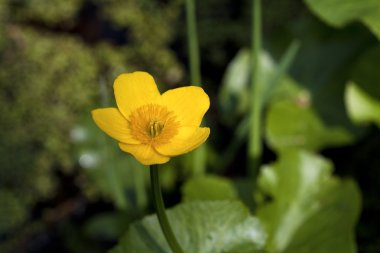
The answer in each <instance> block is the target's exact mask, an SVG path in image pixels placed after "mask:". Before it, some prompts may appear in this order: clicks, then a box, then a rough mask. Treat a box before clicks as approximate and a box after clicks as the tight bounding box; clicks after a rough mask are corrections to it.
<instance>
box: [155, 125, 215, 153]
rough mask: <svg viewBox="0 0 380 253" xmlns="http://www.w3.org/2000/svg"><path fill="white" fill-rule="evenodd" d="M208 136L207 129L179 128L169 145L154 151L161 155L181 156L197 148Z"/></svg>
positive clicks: (159, 146) (158, 147)
mask: <svg viewBox="0 0 380 253" xmlns="http://www.w3.org/2000/svg"><path fill="white" fill-rule="evenodd" d="M209 135H210V128H208V127H196V128H194V127H180V128H179V129H178V134H177V135H176V136H174V137H173V138H172V139H171V140H170V142H169V143H167V144H161V145H158V146H157V147H155V149H156V150H157V152H158V153H160V154H162V155H167V156H176V155H181V154H184V153H188V152H190V151H192V150H194V149H196V148H197V147H199V146H200V145H201V144H202V143H204V142H205V141H206V139H207V138H208V136H209Z"/></svg>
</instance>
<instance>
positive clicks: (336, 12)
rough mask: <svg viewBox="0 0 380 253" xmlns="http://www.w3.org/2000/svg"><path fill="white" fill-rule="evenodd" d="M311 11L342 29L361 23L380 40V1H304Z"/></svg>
mask: <svg viewBox="0 0 380 253" xmlns="http://www.w3.org/2000/svg"><path fill="white" fill-rule="evenodd" d="M304 1H305V2H306V3H307V4H308V6H309V7H310V9H311V10H312V11H314V12H315V13H316V14H317V15H318V16H319V17H320V18H322V19H323V20H324V21H325V22H327V23H329V24H330V25H333V26H336V27H342V26H344V25H346V24H348V23H351V22H353V21H356V20H358V21H361V22H363V23H364V24H365V25H366V26H368V28H369V29H370V30H371V31H372V32H373V33H374V34H375V35H376V36H377V37H378V38H379V39H380V1H378V0H360V1H357V0H304Z"/></svg>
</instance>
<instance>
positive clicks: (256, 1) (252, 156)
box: [248, 0, 262, 177]
mask: <svg viewBox="0 0 380 253" xmlns="http://www.w3.org/2000/svg"><path fill="white" fill-rule="evenodd" d="M251 27H252V30H251V35H252V46H251V60H252V62H251V66H252V78H251V81H252V83H251V94H250V97H251V99H250V100H251V108H250V120H249V125H250V129H249V140H248V165H249V173H250V175H251V176H253V177H255V176H256V175H257V173H258V168H259V165H260V162H261V154H262V144H261V118H262V116H261V113H262V91H261V90H260V81H261V78H260V51H261V0H252V26H251Z"/></svg>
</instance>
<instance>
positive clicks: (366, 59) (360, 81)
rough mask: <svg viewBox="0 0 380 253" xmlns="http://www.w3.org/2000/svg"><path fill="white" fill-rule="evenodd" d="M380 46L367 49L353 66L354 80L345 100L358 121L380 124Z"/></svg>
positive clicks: (349, 110)
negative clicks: (379, 66)
mask: <svg viewBox="0 0 380 253" xmlns="http://www.w3.org/2000/svg"><path fill="white" fill-rule="evenodd" d="M379 61H380V47H379V46H377V47H374V48H372V49H371V50H369V51H367V52H366V53H365V54H364V55H363V56H362V57H361V58H360V60H359V61H358V62H357V63H356V65H355V66H354V68H353V73H352V77H351V79H352V81H350V82H349V83H348V84H347V88H346V90H345V102H346V106H347V111H348V114H349V116H350V117H351V119H352V120H353V121H354V122H356V123H370V122H374V123H376V124H377V125H378V126H380V72H379V71H378V63H379Z"/></svg>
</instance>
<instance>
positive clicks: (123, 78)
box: [92, 72, 210, 165]
mask: <svg viewBox="0 0 380 253" xmlns="http://www.w3.org/2000/svg"><path fill="white" fill-rule="evenodd" d="M113 88H114V92H115V98H116V103H117V107H118V108H102V109H96V110H93V111H92V117H93V119H94V121H95V122H96V124H97V125H98V126H99V127H100V129H102V130H103V131H104V132H105V133H107V134H108V135H109V136H111V137H112V138H114V139H116V140H117V141H119V147H120V148H121V149H122V150H123V151H125V152H128V153H130V154H132V155H133V156H134V157H135V158H136V159H137V160H138V161H139V162H140V163H142V164H144V165H151V164H162V163H166V162H168V161H169V159H170V158H171V157H173V156H177V155H181V154H184V153H187V152H190V151H192V150H193V149H195V148H197V147H198V146H199V145H201V144H202V143H203V142H205V140H206V139H207V138H208V136H209V134H210V129H209V128H207V127H199V125H200V124H201V121H202V118H203V116H204V114H205V113H206V111H207V110H208V108H209V106H210V100H209V97H208V96H207V94H206V93H205V92H204V91H203V89H202V88H200V87H196V86H187V87H182V88H177V89H173V90H168V91H166V92H164V93H163V94H162V95H161V94H160V92H159V91H158V89H157V85H156V83H155V82H154V79H153V77H152V76H151V75H149V74H148V73H146V72H134V73H130V74H122V75H120V76H118V77H117V78H116V80H115V82H114V86H113Z"/></svg>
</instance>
